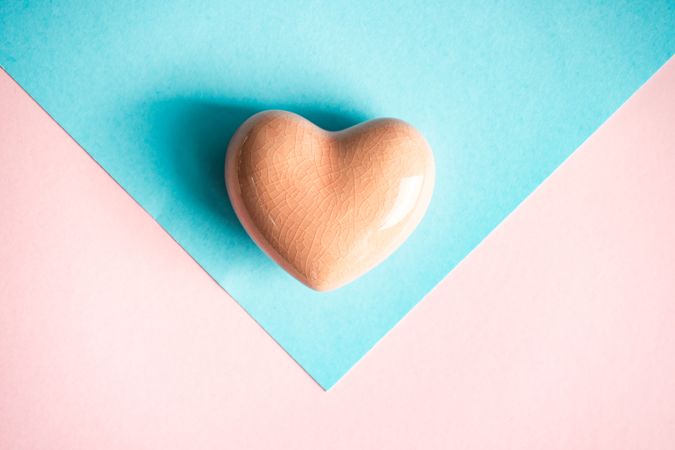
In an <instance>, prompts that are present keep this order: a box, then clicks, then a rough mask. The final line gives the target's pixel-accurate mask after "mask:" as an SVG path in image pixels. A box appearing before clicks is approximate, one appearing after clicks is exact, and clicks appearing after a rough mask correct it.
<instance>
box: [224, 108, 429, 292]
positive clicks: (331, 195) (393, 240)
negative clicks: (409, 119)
mask: <svg viewBox="0 0 675 450" xmlns="http://www.w3.org/2000/svg"><path fill="white" fill-rule="evenodd" d="M434 176H435V170H434V160H433V155H432V153H431V149H430V147H429V145H428V144H427V142H426V140H425V139H424V137H423V136H422V135H421V134H420V133H419V132H418V131H417V130H415V129H414V128H413V127H412V126H411V125H409V124H407V123H405V122H403V121H401V120H398V119H376V120H371V121H368V122H364V123H362V124H359V125H356V126H353V127H351V128H348V129H346V130H342V131H337V132H330V131H326V130H323V129H321V128H319V127H317V126H316V125H314V124H313V123H311V122H310V121H308V120H306V119H304V118H303V117H301V116H299V115H296V114H293V113H290V112H286V111H263V112H261V113H258V114H256V115H254V116H252V117H251V118H249V119H248V120H247V121H246V122H244V123H243V124H242V125H241V126H240V127H239V129H238V130H237V132H236V133H235V134H234V136H233V137H232V139H231V141H230V144H229V146H228V149H227V157H226V162H225V180H226V184H227V192H228V195H229V197H230V201H231V202H232V206H233V208H234V211H235V213H236V214H237V217H238V218H239V220H240V221H241V223H242V225H243V227H244V229H245V230H246V231H247V232H248V234H249V235H250V236H251V238H252V239H253V240H254V241H255V242H256V244H257V245H258V246H259V247H260V248H261V249H262V250H263V251H264V252H265V253H267V254H268V255H269V256H270V257H271V258H272V259H274V260H275V261H276V262H277V263H278V264H279V265H280V266H281V267H283V268H284V269H285V270H286V271H287V272H288V273H290V274H291V275H293V276H294V277H295V278H297V279H298V280H299V281H301V282H302V283H304V284H305V285H307V286H308V287H310V288H312V289H315V290H318V291H329V290H333V289H336V288H338V287H340V286H343V285H345V284H347V283H349V282H351V281H353V280H355V279H356V278H358V277H360V276H361V275H363V274H364V273H366V272H367V271H368V270H370V269H372V268H373V267H375V266H376V265H378V264H379V263H381V262H382V261H384V260H385V259H386V258H387V257H388V256H389V255H391V253H393V252H394V251H395V250H396V249H397V248H398V247H399V246H400V245H401V244H402V243H403V242H404V241H405V240H406V239H407V238H408V236H409V235H410V234H411V233H412V231H413V230H414V229H415V227H416V226H417V224H418V223H419V222H420V220H421V219H422V217H423V215H424V213H425V212H426V210H427V207H428V205H429V202H430V200H431V194H432V191H433V186H434Z"/></svg>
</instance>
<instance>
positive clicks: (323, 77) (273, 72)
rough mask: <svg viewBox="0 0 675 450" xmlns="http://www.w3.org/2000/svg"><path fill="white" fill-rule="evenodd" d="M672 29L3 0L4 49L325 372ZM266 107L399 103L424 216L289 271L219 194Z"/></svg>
mask: <svg viewBox="0 0 675 450" xmlns="http://www.w3.org/2000/svg"><path fill="white" fill-rule="evenodd" d="M674 29H675V7H674V3H673V2H668V1H665V2H664V1H642V2H640V1H636V2H621V1H608V2H580V1H567V2H560V4H556V5H554V4H551V2H536V1H533V2H509V3H507V2H486V1H457V2H445V1H444V2H434V1H424V2H420V1H417V2H402V1H390V2H362V1H340V2H325V3H321V2H279V1H276V2H262V1H255V2H216V1H206V2H194V1H193V2H175V1H171V2H168V1H161V2H159V1H156V2H155V1H146V2H137V3H136V2H133V3H132V2H124V1H97V2H88V1H80V0H71V1H62V2H7V1H5V2H3V3H2V4H1V6H0V63H1V64H2V65H3V67H4V68H5V69H6V70H7V71H8V72H9V73H10V75H12V76H13V77H14V78H15V79H16V80H17V81H18V82H19V83H20V84H21V85H22V86H23V87H24V89H26V90H27V91H28V93H29V94H31V95H32V96H33V97H34V98H35V99H36V100H37V101H38V102H39V103H40V105H42V107H44V108H45V109H46V111H47V112H49V113H50V114H51V115H52V117H53V118H54V119H55V120H56V121H57V122H58V123H59V124H60V125H61V126H62V127H63V128H64V129H65V130H66V131H67V132H68V133H70V134H71V136H73V138H74V139H75V140H77V142H78V143H79V144H80V145H82V147H83V148H84V149H85V150H87V151H88V152H89V153H90V154H91V155H92V156H93V157H94V158H95V159H96V161H98V162H99V163H100V164H101V165H102V166H103V167H104V168H105V169H106V170H107V171H108V172H109V173H110V174H111V175H112V176H113V177H114V178H115V179H116V180H117V181H118V182H119V183H120V185H121V186H122V187H123V188H124V189H126V190H127V191H128V192H129V193H130V194H131V195H132V196H133V197H134V198H135V199H136V200H137V201H138V202H139V203H140V204H141V205H142V206H143V208H145V209H146V210H147V211H148V212H149V213H150V214H151V215H152V216H153V217H155V218H156V220H157V221H158V222H159V223H160V224H161V225H162V226H163V227H164V228H165V229H166V230H167V231H168V232H169V233H170V234H171V235H172V236H173V237H174V238H175V239H176V241H178V243H180V244H181V245H182V246H183V247H184V248H185V249H186V250H187V251H188V252H189V253H190V254H191V255H192V256H193V257H194V258H195V260H196V261H197V262H198V263H199V264H200V265H201V266H202V267H203V268H204V269H205V270H207V271H208V273H209V274H210V275H211V276H212V277H213V278H214V279H215V280H216V281H217V282H218V283H220V284H221V285H222V286H223V288H225V289H226V290H227V291H228V292H229V293H230V294H231V295H232V296H233V297H234V298H235V299H236V300H237V301H238V302H239V303H240V304H241V305H242V306H243V307H244V308H245V309H246V310H247V311H248V312H249V313H250V314H251V315H252V316H253V318H255V320H256V321H257V322H258V323H260V324H261V325H262V326H263V327H264V328H265V329H266V330H267V332H269V333H270V334H271V335H272V336H273V337H274V339H276V340H277V341H278V342H279V343H280V344H281V345H282V346H283V347H284V349H285V350H286V351H287V352H288V353H289V354H290V355H291V356H292V357H293V358H294V359H295V360H296V361H298V362H299V363H300V364H301V365H302V367H304V368H305V370H307V372H308V373H309V374H310V375H311V376H312V377H313V378H314V379H315V380H316V381H317V382H318V383H319V384H320V385H322V386H323V387H324V388H329V387H330V386H332V385H333V384H334V383H335V382H336V381H337V380H338V379H339V378H340V377H341V376H342V375H343V374H344V373H345V372H346V371H347V370H349V368H350V367H351V366H352V365H353V364H354V363H356V361H357V360H358V359H359V358H361V357H362V356H363V355H364V354H365V353H366V352H367V351H368V350H369V349H370V348H371V347H372V346H373V345H374V344H375V343H376V342H377V341H378V340H379V339H380V338H381V337H382V336H383V335H384V334H385V333H386V332H387V331H388V330H389V329H391V328H392V327H393V326H394V325H395V324H396V323H397V322H398V321H399V320H400V319H401V318H402V317H403V316H404V315H405V314H406V313H407V312H408V311H409V310H410V309H411V308H412V307H413V306H414V305H415V304H416V303H417V302H419V301H420V300H421V299H422V298H423V297H424V296H425V295H426V294H427V293H428V292H429V291H430V290H431V289H432V288H433V287H434V286H435V285H436V284H437V283H438V282H439V281H440V280H441V278H442V277H444V276H445V275H446V274H447V273H448V272H449V271H450V270H451V269H452V268H453V267H454V266H455V265H456V264H457V263H458V262H459V261H460V260H461V259H462V258H463V257H464V256H466V254H467V253H468V252H469V251H471V249H473V248H474V247H475V246H476V245H477V244H478V243H479V242H480V241H481V240H482V239H483V238H484V237H485V236H486V235H487V234H488V233H489V232H490V231H491V230H492V229H493V228H494V227H495V226H496V225H497V224H498V223H499V222H500V221H501V220H502V219H503V218H504V217H505V216H506V215H507V214H508V213H509V212H511V211H512V210H513V209H514V208H515V207H516V206H517V205H518V203H519V202H521V201H522V200H523V199H524V198H525V197H526V196H527V195H528V194H529V193H530V192H531V191H532V190H533V189H534V188H535V187H536V186H537V185H538V184H539V183H540V182H541V181H542V180H543V179H544V178H545V177H546V176H548V175H549V174H550V173H551V172H552V171H553V170H554V169H555V168H556V167H557V166H558V165H559V164H560V163H561V162H562V161H563V160H564V159H565V158H566V157H567V156H568V155H569V154H570V153H571V152H572V151H573V150H574V149H575V148H576V147H577V146H578V145H579V144H581V142H582V141H583V140H584V139H585V138H587V137H588V136H589V135H590V134H591V133H592V132H593V131H594V130H595V129H596V128H597V127H598V126H599V125H600V124H601V123H602V122H603V121H604V120H605V119H607V117H608V116H609V115H610V114H611V113H612V112H613V111H614V110H616V109H617V108H618V107H619V106H620V105H621V103H622V102H623V101H625V100H626V99H627V98H628V96H629V95H630V94H631V93H632V92H634V91H635V90H636V89H637V88H638V87H639V86H640V85H641V84H642V83H643V82H645V81H646V80H647V78H648V77H649V76H650V75H651V74H652V73H654V72H655V71H656V70H657V69H658V68H659V67H660V65H662V64H663V63H664V62H665V61H666V60H667V59H668V58H669V57H670V56H671V55H672V53H673V49H674V48H675V38H674V34H673V30H674ZM268 108H282V109H289V110H292V111H295V112H298V113H300V114H303V115H305V116H306V117H308V118H309V119H311V120H313V121H315V122H316V123H317V124H319V125H321V126H323V127H326V128H330V129H340V128H343V127H346V126H349V125H352V124H355V123H357V122H360V121H362V120H366V119H370V118H375V117H380V116H390V117H398V118H402V119H404V120H406V121H408V122H410V123H412V124H413V125H415V126H416V127H417V128H418V129H420V130H421V131H422V132H423V133H424V134H425V135H426V137H427V138H428V140H429V142H430V144H431V146H432V148H433V150H434V155H435V158H436V164H437V185H436V190H435V193H434V198H433V200H432V203H431V206H430V209H429V212H428V214H427V215H426V217H425V219H424V220H423V222H422V223H421V225H420V226H419V228H418V229H417V231H416V232H415V233H414V234H413V235H412V236H411V238H410V239H409V240H408V241H407V242H406V243H405V244H404V245H403V246H402V247H401V248H400V250H399V251H397V252H396V253H395V254H394V255H393V256H392V257H391V258H390V259H389V260H387V261H386V262H385V263H384V264H382V265H381V266H379V267H378V268H376V269H375V270H373V271H372V272H371V273H369V274H367V275H366V276H364V277H363V278H361V279H359V280H358V281H357V282H355V283H353V284H351V285H349V286H347V287H345V288H342V289H339V290H337V291H335V292H332V293H328V294H319V293H314V292H312V291H310V290H309V289H307V288H305V287H304V286H302V285H300V284H299V283H298V282H296V281H295V280H293V279H292V278H291V277H290V276H288V275H287V274H285V273H284V272H283V270H281V269H280V268H278V267H277V266H276V265H275V264H274V263H272V262H271V261H270V260H269V259H268V258H267V257H265V256H264V254H263V253H262V252H261V251H260V250H259V249H258V248H257V247H256V246H255V245H254V244H253V243H252V241H251V240H250V239H249V238H248V237H247V236H246V234H245V232H244V231H243V229H242V228H241V226H240V225H239V222H238V221H237V219H236V217H235V216H234V214H233V212H232V209H231V207H230V205H229V203H228V201H227V197H226V191H225V187H224V182H223V167H222V166H223V161H224V155H225V149H226V146H227V142H228V140H229V138H230V136H231V135H232V133H233V132H234V130H235V129H236V128H237V126H238V125H239V124H240V123H241V122H243V120H245V118H246V117H248V116H249V115H251V114H253V113H254V112H256V111H259V110H262V109H268ZM552 257H553V256H552ZM64 263H67V262H64ZM123 282H124V280H120V283H123ZM485 282H486V283H490V280H489V279H486V280H485ZM223 298H224V300H225V297H223ZM193 300H194V301H195V302H199V301H200V299H198V298H195V299H193ZM456 300H457V299H447V301H456ZM494 301H495V302H498V301H500V299H498V298H495V299H494ZM241 345H246V343H245V342H242V343H241ZM403 369H404V368H401V370H403ZM270 377H274V374H273V373H270Z"/></svg>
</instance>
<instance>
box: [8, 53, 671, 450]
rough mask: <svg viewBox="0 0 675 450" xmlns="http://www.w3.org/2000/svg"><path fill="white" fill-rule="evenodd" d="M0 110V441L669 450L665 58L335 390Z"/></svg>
mask: <svg viewBox="0 0 675 450" xmlns="http://www.w3.org/2000/svg"><path fill="white" fill-rule="evenodd" d="M0 99H2V101H1V102H0V150H1V151H0V192H2V195H0V211H1V214H2V220H1V221H0V239H1V240H2V242H3V245H1V246H0V262H1V264H2V270H1V271H0V368H1V370H0V398H1V399H2V401H1V402H0V448H3V449H4V448H8V449H15V450H22V449H31V450H32V449H35V448H40V449H49V450H56V449H64V450H66V449H67V450H77V449H87V450H89V449H93V448H95V449H103V450H104V449H116V450H117V449H120V448H162V449H169V450H173V449H194V448H200V449H223V448H233V449H243V448H245V449H270V448H283V449H289V450H293V449H308V450H309V449H327V450H337V449H344V450H348V449H349V450H351V449H359V450H361V449H363V450H368V449H372V450H381V449H385V448H386V449H406V450H407V449H411V448H423V449H430V450H433V449H443V450H448V449H462V450H466V449H494V448H518V449H525V450H528V449H532V450H540V449H542V448H546V449H551V450H556V449H561V450H562V449H565V450H568V449H570V448H573V449H577V450H586V449H588V450H598V449H600V450H604V449H607V450H623V449H625V450H634V449H636V448H644V449H649V450H661V449H662V450H671V449H672V448H674V447H675V379H674V378H673V373H675V358H673V355H674V354H675V333H674V332H673V324H674V323H675V303H674V302H673V298H675V277H673V273H675V228H673V226H672V223H673V220H674V219H675V217H674V215H675V211H674V206H673V205H675V177H673V176H672V174H673V172H674V170H675V129H673V127H672V118H673V115H674V114H675V62H674V61H671V62H670V63H669V64H668V65H667V66H666V67H665V68H664V69H663V70H662V71H661V72H660V73H658V74H657V75H656V76H655V77H654V78H653V79H652V80H651V81H650V82H649V83H648V85H647V86H646V87H645V88H643V89H642V90H641V91H640V92H639V93H638V94H637V95H636V96H635V97H634V98H632V99H631V100H630V101H629V103H628V104H626V105H625V106H624V107H623V108H622V109H621V110H619V112H618V113H616V115H614V116H613V117H612V119H610V121H609V122H608V123H606V124H605V125H604V126H603V127H602V128H601V129H600V130H599V131H598V132H597V133H596V134H595V135H594V136H592V137H591V138H590V140H589V141H588V142H586V143H585V144H584V146H583V147H582V148H581V149H580V150H579V151H578V152H577V153H575V155H574V156H572V157H571V158H570V159H569V160H568V161H567V162H566V163H565V164H564V165H563V166H562V167H561V169H559V170H558V171H556V172H555V173H554V174H553V176H552V177H551V178H550V179H548V180H547V181H546V182H545V183H544V184H543V185H542V187H541V188H540V189H538V190H537V191H536V192H535V193H534V194H533V195H532V196H531V197H530V198H529V199H527V200H526V201H525V203H524V204H523V205H522V206H521V207H520V208H518V209H517V210H516V211H515V212H514V214H512V215H511V216H510V217H509V218H508V219H507V220H506V221H505V222H504V223H503V224H502V225H501V226H500V227H499V228H498V229H497V230H496V231H495V232H494V233H493V234H491V235H490V236H489V237H488V238H487V239H486V240H485V241H484V242H483V243H482V244H481V245H480V246H479V247H478V248H477V249H476V250H475V251H474V252H473V253H472V254H471V255H469V256H468V257H467V258H466V259H465V260H464V262H462V264H461V265H460V266H459V267H458V268H457V269H456V270H455V271H453V273H452V274H451V275H450V276H449V277H448V278H447V279H446V280H444V281H443V283H442V284H441V285H440V286H439V287H438V288H437V289H436V290H434V291H433V292H432V293H431V295H430V296H429V298H428V299H427V300H426V301H425V302H423V303H422V304H421V305H419V306H418V307H417V308H415V309H414V310H413V311H412V312H411V313H410V314H409V315H408V317H407V318H406V320H404V321H403V322H402V323H401V324H400V325H399V326H398V327H396V328H395V329H394V330H393V331H392V332H391V333H390V334H389V335H388V336H387V338H386V339H384V340H383V341H382V342H381V343H380V344H379V345H378V346H377V347H376V348H375V349H374V350H373V351H372V352H371V353H370V354H369V355H368V357H367V358H364V360H363V361H362V362H361V363H360V364H358V365H357V366H356V367H355V368H354V370H353V371H352V372H351V373H350V374H349V375H348V376H346V377H345V378H344V379H343V380H342V381H341V382H340V383H338V384H337V385H336V386H335V387H334V388H333V389H331V390H330V391H329V392H324V391H323V390H322V389H320V388H319V387H318V386H317V385H316V384H314V383H312V382H311V380H310V379H309V377H307V375H306V374H305V373H304V372H303V371H302V370H300V368H299V367H298V366H297V365H296V364H294V363H293V361H292V360H291V359H290V358H288V357H287V356H286V355H285V354H284V353H283V352H282V351H281V350H280V348H279V347H278V346H277V345H276V344H275V343H274V342H273V340H272V339H270V338H269V336H268V335H267V334H266V333H264V332H263V330H262V329H261V328H259V327H258V326H257V325H256V324H255V323H254V322H253V321H252V320H250V317H248V315H247V314H246V313H245V312H244V311H243V310H242V309H241V308H240V307H239V306H238V305H237V304H236V303H235V302H234V301H233V300H232V299H231V298H229V297H227V296H226V295H225V294H224V293H223V291H222V289H221V288H220V287H219V286H218V285H217V284H216V283H214V282H213V281H212V280H211V279H210V278H209V277H208V276H207V275H206V274H205V273H204V272H203V271H202V270H201V269H200V268H199V267H198V266H197V265H196V264H194V261H192V259H191V258H190V257H189V256H188V255H187V254H186V253H185V252H184V251H183V250H182V249H181V248H180V247H179V246H178V245H177V244H176V243H175V242H174V241H173V240H172V239H171V238H170V237H169V236H168V235H167V234H166V233H164V232H163V231H162V229H161V228H160V227H159V225H157V224H156V223H155V222H154V221H153V220H152V219H151V218H150V217H148V215H147V214H145V213H144V212H143V211H142V210H141V208H139V207H138V205H137V204H136V203H135V202H134V201H133V200H131V199H130V198H129V197H128V196H127V195H126V194H125V193H124V192H123V191H122V190H121V189H120V188H119V186H118V185H116V184H115V183H114V182H113V181H112V180H111V179H110V178H109V177H108V176H107V175H106V174H105V173H104V172H103V170H101V168H100V167H98V166H97V165H96V164H95V163H94V162H93V161H92V160H91V159H90V158H89V157H88V156H87V155H86V154H85V153H84V151H83V150H82V149H80V148H79V147H78V146H77V145H76V144H75V143H74V142H73V141H72V140H70V139H69V138H68V137H67V136H66V135H65V133H64V132H63V131H62V130H61V129H59V127H58V126H57V125H56V124H55V123H54V122H53V121H51V120H50V119H49V118H48V117H47V116H46V114H44V112H42V111H41V110H40V109H39V107H38V106H37V105H35V104H34V103H33V102H31V101H30V99H29V98H28V97H27V96H26V95H25V93H23V92H22V91H21V90H20V89H19V88H18V87H17V86H16V85H15V84H14V83H13V82H11V81H10V79H9V78H8V77H7V76H6V75H4V74H0ZM242 344H244V345H242Z"/></svg>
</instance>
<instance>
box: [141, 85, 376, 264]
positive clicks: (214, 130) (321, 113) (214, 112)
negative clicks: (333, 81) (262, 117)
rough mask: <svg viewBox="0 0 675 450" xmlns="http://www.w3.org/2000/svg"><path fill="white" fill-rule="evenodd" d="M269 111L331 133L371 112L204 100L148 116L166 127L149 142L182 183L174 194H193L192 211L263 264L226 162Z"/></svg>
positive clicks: (165, 105)
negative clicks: (239, 137)
mask: <svg viewBox="0 0 675 450" xmlns="http://www.w3.org/2000/svg"><path fill="white" fill-rule="evenodd" d="M267 109H285V110H288V111H292V112H295V113H297V114H300V115H301V116H303V117H305V118H307V119H308V120H310V121H312V122H313V123H315V124H316V125H318V126H320V127H321V128H324V129H326V130H330V131H337V130H341V129H344V128H348V127H351V126H353V125H356V124H358V123H360V122H363V121H365V120H367V119H368V117H367V116H366V115H365V114H360V113H354V112H347V113H346V112H342V111H341V110H340V109H338V108H331V107H330V106H320V107H315V106H307V105H292V104H285V105H278V104H274V105H256V104H251V103H248V104H247V103H238V102H228V101H210V100H209V101H207V100H203V99H199V98H194V99H192V98H174V99H168V100H163V101H157V102H153V103H151V104H150V105H149V108H148V109H147V110H146V111H147V115H146V116H145V117H146V119H147V120H149V121H150V123H152V122H153V121H158V122H156V123H161V126H159V125H158V126H157V127H152V126H150V127H149V129H150V130H151V134H152V136H150V137H149V139H150V140H151V141H152V142H153V152H156V156H155V157H157V158H159V159H161V160H162V161H165V162H166V163H167V164H168V165H169V166H170V167H171V168H172V173H173V176H172V177H170V178H169V181H170V183H177V185H175V186H173V187H172V190H174V191H177V192H178V191H180V192H181V198H183V196H185V195H187V198H188V199H189V201H190V204H191V205H192V206H191V207H195V208H200V209H201V210H202V211H200V213H201V214H208V217H209V218H210V220H215V221H216V222H219V223H221V224H222V225H224V226H225V227H226V230H224V231H225V232H226V233H228V235H229V236H228V242H230V243H231V245H236V246H237V247H238V248H239V249H246V250H248V251H247V252H244V254H248V255H257V256H255V259H256V260H257V262H258V263H261V260H260V258H259V256H260V255H261V252H259V251H257V246H256V245H255V243H254V242H253V241H252V240H251V239H250V238H249V236H248V234H247V233H246V231H245V230H244V229H243V227H242V225H241V224H240V222H239V220H238V219H237V216H236V215H235V213H234V210H233V209H232V206H231V204H230V201H229V198H228V196H227V190H226V188H225V178H224V164H225V154H226V151H227V146H228V143H229V141H230V139H231V138H232V136H233V135H234V133H235V131H236V130H237V128H239V126H240V125H241V124H242V123H243V122H244V121H245V120H246V119H247V118H249V117H250V116H252V115H253V114H255V113H257V112H260V111H264V110H267ZM158 134H160V136H158ZM154 147H159V148H154ZM195 232H200V231H199V230H196V231H195ZM232 240H234V242H232ZM254 248H255V251H253V249H254ZM188 250H189V249H188Z"/></svg>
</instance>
